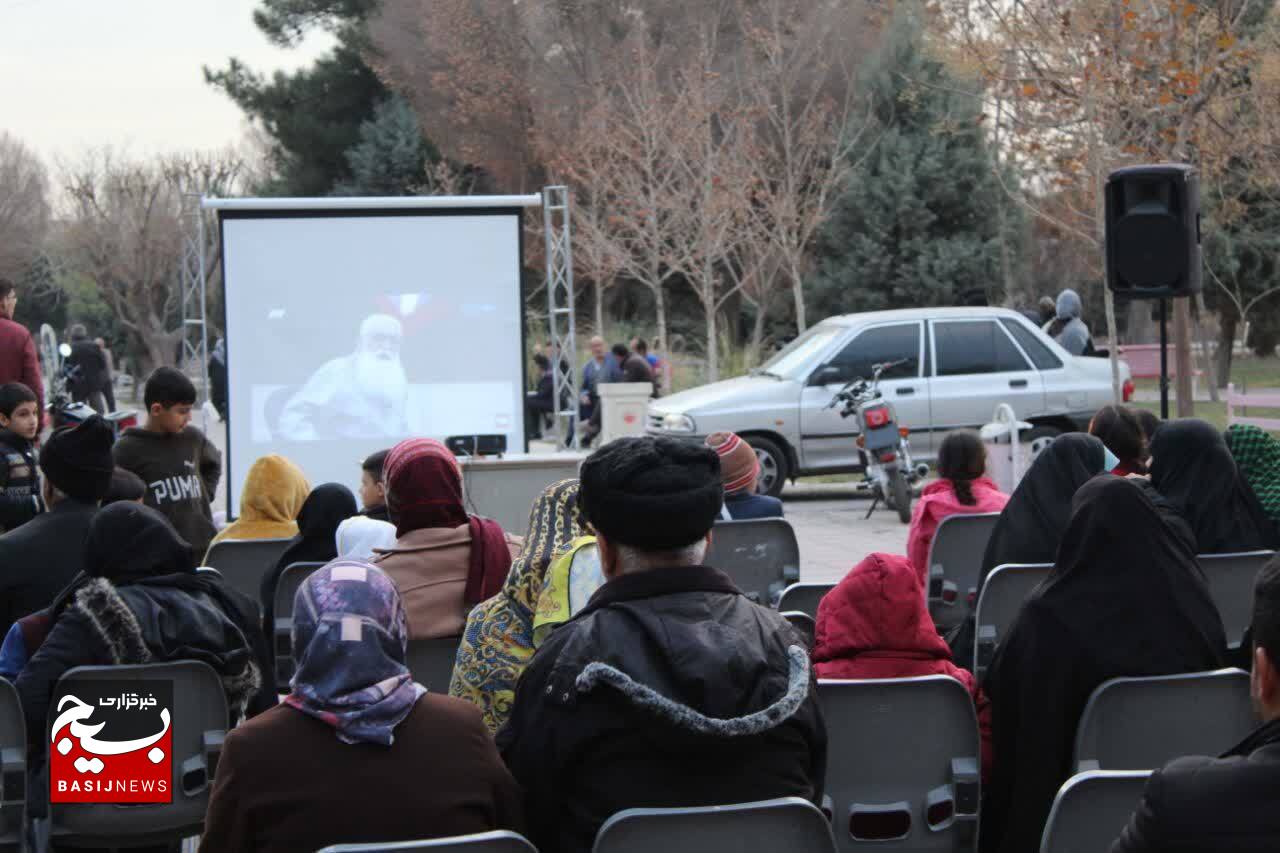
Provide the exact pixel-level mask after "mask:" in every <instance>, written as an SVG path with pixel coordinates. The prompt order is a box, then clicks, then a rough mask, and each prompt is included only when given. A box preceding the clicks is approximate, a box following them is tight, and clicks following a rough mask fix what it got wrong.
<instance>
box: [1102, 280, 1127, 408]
mask: <svg viewBox="0 0 1280 853" xmlns="http://www.w3.org/2000/svg"><path fill="white" fill-rule="evenodd" d="M1102 304H1103V306H1104V307H1105V309H1106V315H1107V336H1108V337H1110V338H1111V344H1110V346H1108V347H1107V359H1108V360H1109V361H1110V362H1111V394H1112V397H1113V398H1114V399H1115V402H1116V405H1117V406H1118V405H1120V403H1122V402H1123V401H1124V389H1123V388H1122V387H1121V385H1120V332H1119V331H1118V330H1117V329H1116V303H1115V298H1114V297H1112V295H1111V288H1109V287H1107V283H1106V282H1105V281H1104V282H1102Z"/></svg>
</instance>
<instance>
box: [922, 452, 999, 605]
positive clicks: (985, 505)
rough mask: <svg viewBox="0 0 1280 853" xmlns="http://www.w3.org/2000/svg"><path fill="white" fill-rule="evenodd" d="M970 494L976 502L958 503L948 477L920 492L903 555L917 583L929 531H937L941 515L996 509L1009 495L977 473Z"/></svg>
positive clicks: (930, 541) (930, 539)
mask: <svg viewBox="0 0 1280 853" xmlns="http://www.w3.org/2000/svg"><path fill="white" fill-rule="evenodd" d="M973 497H974V499H975V500H976V501H977V503H976V504H973V505H969V504H962V503H960V499H959V498H957V497H956V491H955V488H954V487H953V486H952V484H951V481H950V480H936V481H934V482H932V483H930V484H929V485H927V486H925V487H924V491H923V492H921V494H920V501H919V502H918V503H917V504H916V507H915V510H914V511H912V513H911V527H910V529H909V530H908V531H907V559H909V560H910V561H911V565H912V566H913V567H914V568H915V570H916V575H917V576H918V578H919V580H920V583H921V585H924V584H925V583H927V582H928V581H927V578H928V577H929V546H930V545H932V544H933V534H934V533H936V532H937V531H938V525H939V524H941V523H942V519H944V518H946V517H947V516H949V515H965V514H972V513H977V512H1000V510H1002V509H1004V505H1005V504H1007V503H1008V502H1009V496H1008V495H1006V494H1005V493H1004V492H1002V491H1000V490H999V489H998V488H996V484H995V483H994V482H992V480H991V478H990V477H979V478H978V479H976V480H974V481H973Z"/></svg>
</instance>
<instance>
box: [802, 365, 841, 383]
mask: <svg viewBox="0 0 1280 853" xmlns="http://www.w3.org/2000/svg"><path fill="white" fill-rule="evenodd" d="M842 381H844V371H843V370H841V369H840V368H838V367H836V366H835V365H834V364H824V365H823V366H822V367H819V368H818V369H817V370H815V371H814V372H813V375H812V376H810V377H809V384H810V385H830V384H831V383H833V382H842Z"/></svg>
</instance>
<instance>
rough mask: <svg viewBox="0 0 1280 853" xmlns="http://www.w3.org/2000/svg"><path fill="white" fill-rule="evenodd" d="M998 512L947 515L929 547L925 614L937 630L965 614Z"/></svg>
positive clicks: (974, 594) (956, 623) (962, 618)
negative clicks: (929, 616)
mask: <svg viewBox="0 0 1280 853" xmlns="http://www.w3.org/2000/svg"><path fill="white" fill-rule="evenodd" d="M999 517H1000V513H998V512H980V513H973V514H970V515H949V516H947V517H946V518H944V519H942V523H941V524H939V525H938V530H937V532H935V533H934V534H933V544H932V545H930V546H929V588H928V596H929V614H930V615H931V616H933V621H934V624H936V625H937V626H938V630H939V631H945V630H948V629H950V628H953V627H955V626H956V625H959V624H960V623H961V622H963V621H964V619H965V617H966V616H968V615H969V612H970V610H971V609H972V607H973V605H974V603H975V602H974V599H976V597H977V591H978V577H979V575H981V574H982V554H983V552H984V551H986V550H987V540H988V539H990V538H991V531H992V530H994V529H995V526H996V519H998V518H999Z"/></svg>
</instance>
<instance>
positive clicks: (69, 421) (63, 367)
mask: <svg viewBox="0 0 1280 853" xmlns="http://www.w3.org/2000/svg"><path fill="white" fill-rule="evenodd" d="M46 330H47V333H46ZM56 340H57V339H56V338H55V337H53V330H52V329H50V328H49V327H48V325H45V326H44V327H42V328H41V330H40V349H41V356H42V357H43V359H42V360H43V361H44V368H45V371H46V373H45V375H46V376H48V377H49V399H48V403H47V405H46V406H45V409H46V410H47V411H48V413H49V420H50V422H51V423H52V425H53V428H54V429H58V428H59V427H64V426H74V425H75V424H79V423H83V422H85V421H87V420H88V419H89V418H91V417H93V416H94V415H96V414H97V412H96V411H95V410H94V408H93V407H92V406H90V405H89V404H88V403H77V402H75V400H73V399H72V397H71V391H70V388H69V386H70V384H71V383H72V382H74V381H75V379H76V378H77V375H78V371H79V367H78V366H76V365H74V364H68V363H67V361H66V359H67V356H69V355H71V346H70V345H69V344H65V343H64V344H60V345H59V344H57V343H56ZM102 419H103V420H105V421H106V422H107V424H108V425H109V426H110V427H111V431H112V434H113V435H114V436H115V437H116V438H119V437H120V434H121V433H123V432H124V431H125V430H126V429H128V428H129V427H134V426H137V425H138V413H137V412H135V411H132V410H128V411H126V410H121V411H115V412H108V413H106V414H105V415H103V416H102Z"/></svg>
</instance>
